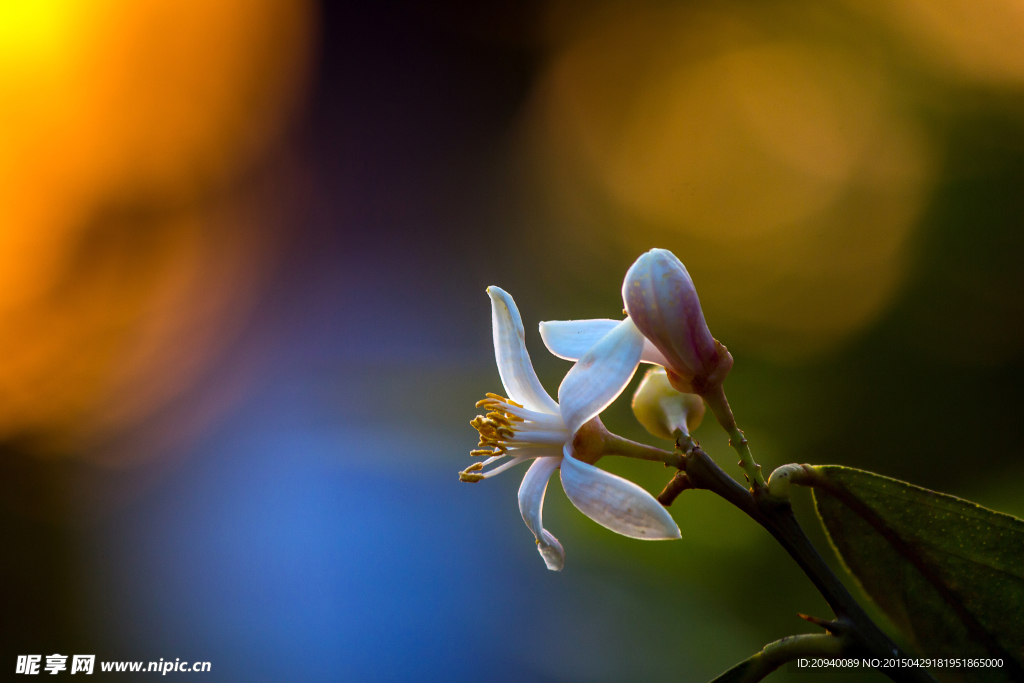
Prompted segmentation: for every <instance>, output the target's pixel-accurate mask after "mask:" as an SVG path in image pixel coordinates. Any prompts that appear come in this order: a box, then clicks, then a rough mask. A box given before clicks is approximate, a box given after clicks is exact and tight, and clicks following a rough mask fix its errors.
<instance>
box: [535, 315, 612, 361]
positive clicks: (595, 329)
mask: <svg viewBox="0 0 1024 683" xmlns="http://www.w3.org/2000/svg"><path fill="white" fill-rule="evenodd" d="M618 324H619V321H618V320H609V319H608V318H598V319H596V320H546V321H544V322H542V323H541V324H540V338H541V339H543V340H544V346H546V347H548V351H550V352H551V353H553V354H554V355H556V356H558V357H559V358H564V359H565V360H579V359H580V358H582V357H583V356H584V355H585V354H586V353H587V351H589V350H590V349H591V347H593V346H594V344H596V343H597V342H599V341H601V339H602V338H603V337H604V336H605V335H606V334H608V333H609V332H611V331H612V329H614V327H615V326H616V325H618Z"/></svg>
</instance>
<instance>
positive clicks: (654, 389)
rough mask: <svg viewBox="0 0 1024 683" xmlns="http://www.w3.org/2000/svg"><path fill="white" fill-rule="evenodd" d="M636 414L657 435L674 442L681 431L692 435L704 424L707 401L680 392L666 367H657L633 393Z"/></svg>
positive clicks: (648, 429) (649, 372)
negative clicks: (676, 433) (669, 377)
mask: <svg viewBox="0 0 1024 683" xmlns="http://www.w3.org/2000/svg"><path fill="white" fill-rule="evenodd" d="M633 414H634V415H636V419H637V421H639V422H640V424H642V425H643V426H644V427H645V428H646V429H647V431H649V432H650V433H651V434H653V435H654V436H656V437H658V438H660V439H666V440H668V441H674V440H675V438H676V437H675V431H676V430H677V429H678V430H681V431H682V432H683V435H684V436H689V435H690V433H691V432H692V431H693V430H694V429H696V428H697V426H698V425H700V421H701V419H702V418H703V417H704V401H703V400H701V397H700V396H697V395H696V394H684V393H683V392H681V391H676V390H675V388H673V386H672V385H671V384H670V383H669V380H668V375H667V373H666V371H665V368H660V367H653V368H651V369H650V370H648V371H647V375H646V376H645V377H644V378H643V380H642V381H641V382H640V386H639V387H637V389H636V393H635V394H633Z"/></svg>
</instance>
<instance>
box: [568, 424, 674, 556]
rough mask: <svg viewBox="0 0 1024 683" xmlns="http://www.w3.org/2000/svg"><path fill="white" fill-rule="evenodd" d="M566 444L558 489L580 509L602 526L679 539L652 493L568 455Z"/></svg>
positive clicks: (653, 537) (654, 537)
mask: <svg viewBox="0 0 1024 683" xmlns="http://www.w3.org/2000/svg"><path fill="white" fill-rule="evenodd" d="M571 448H572V447H571V445H570V444H566V445H565V450H564V452H563V454H564V456H565V457H563V458H562V488H563V489H565V495H567V496H568V497H569V500H571V501H572V504H573V505H575V506H576V507H577V508H578V509H579V511H580V512H582V513H583V514H585V515H586V516H587V517H590V518H591V519H592V520H594V521H595V522H597V523H598V524H600V525H601V526H603V527H606V528H608V529H611V530H612V531H614V532H616V533H620V534H622V535H623V536H629V537H630V538H640V539H644V540H649V541H655V540H665V539H677V538H680V534H679V527H678V526H676V523H675V520H673V519H672V515H670V514H669V513H668V510H666V509H665V508H664V507H662V505H661V503H659V502H658V501H657V500H655V499H654V496H652V495H651V494H649V493H647V491H644V490H643V489H642V488H640V487H639V486H637V485H636V484H634V483H633V482H631V481H627V480H626V479H623V478H622V477H618V476H616V475H614V474H611V473H610V472H605V471H604V470H602V469H599V468H597V467H594V466H593V465H588V464H587V463H585V462H581V461H579V460H577V459H576V458H574V457H572V455H571V453H570V450H571Z"/></svg>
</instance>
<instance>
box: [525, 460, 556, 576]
mask: <svg viewBox="0 0 1024 683" xmlns="http://www.w3.org/2000/svg"><path fill="white" fill-rule="evenodd" d="M561 460H562V458H561V457H548V458H537V460H535V461H534V463H533V464H532V465H530V469H529V470H527V471H526V476H525V477H523V483H522V485H520V487H519V512H520V514H522V516H523V521H524V522H526V526H528V527H529V528H530V531H532V532H533V535H534V536H536V537H537V550H539V551H540V556H541V557H542V558H544V564H546V565H547V567H548V569H550V570H552V571H556V572H559V571H562V567H563V566H564V565H565V551H564V550H562V544H561V543H559V542H558V539H557V538H555V537H554V536H552V535H551V534H550V533H549V532H548V531H547V530H545V529H544V525H543V524H542V523H541V512H542V508H543V507H544V493H545V492H546V491H547V488H548V479H550V478H551V474H552V473H553V472H554V471H555V470H556V469H558V465H559V463H560V462H561Z"/></svg>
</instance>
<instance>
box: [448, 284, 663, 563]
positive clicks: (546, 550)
mask: <svg viewBox="0 0 1024 683" xmlns="http://www.w3.org/2000/svg"><path fill="white" fill-rule="evenodd" d="M487 293H488V295H489V296H490V298H491V322H492V327H493V333H494V355H495V358H496V360H497V364H498V373H499V374H500V375H501V382H502V384H503V385H504V387H505V393H506V394H507V395H508V398H505V397H503V396H498V395H497V394H488V395H487V398H485V399H483V400H481V401H480V402H479V403H478V404H477V406H478V407H481V408H485V409H486V410H487V411H488V412H487V414H486V415H481V416H478V417H477V418H476V419H474V420H473V422H472V424H473V426H474V427H475V428H476V429H477V431H479V432H480V445H479V447H478V449H477V450H474V451H473V452H472V455H474V456H484V457H485V458H486V459H485V460H483V461H482V462H479V463H476V464H474V465H472V466H471V467H469V468H467V469H466V470H465V471H464V472H461V473H460V476H459V478H460V479H461V480H462V481H480V480H483V479H487V478H489V477H492V476H494V475H496V474H498V473H500V472H503V471H505V470H507V469H509V468H510V467H513V466H515V465H517V464H519V463H521V462H524V461H526V460H532V461H533V463H532V464H531V466H530V468H529V470H527V472H526V475H525V476H524V477H523V483H522V485H521V486H520V487H519V511H520V513H521V514H522V516H523V521H525V522H526V526H527V527H529V529H530V531H532V532H533V534H534V536H535V537H536V539H537V548H538V550H539V551H540V554H541V557H543V558H544V562H545V564H546V565H547V567H548V569H551V570H555V571H558V570H561V569H562V566H563V565H564V563H565V552H564V550H563V549H562V545H561V543H559V542H558V539H556V538H555V537H554V536H553V535H552V534H551V533H550V532H549V531H547V530H546V529H544V526H543V523H542V519H541V513H542V508H543V505H544V494H545V492H546V491H547V484H548V479H549V478H550V477H551V475H552V474H553V473H554V471H555V470H560V472H561V480H562V488H563V489H564V490H565V493H566V496H567V497H568V498H569V500H570V501H572V503H573V505H575V506H576V507H577V508H578V509H579V510H580V511H581V512H582V513H583V514H585V515H587V516H588V517H590V518H591V519H593V520H594V521H595V522H597V523H598V524H601V525H602V526H604V527H607V528H608V529H611V530H612V531H615V532H617V533H620V534H623V535H624V536H630V537H632V538H640V539H646V540H657V539H675V538H679V528H678V527H677V526H676V524H675V522H674V521H673V520H672V517H671V515H669V514H668V512H667V511H666V510H665V509H664V508H663V507H662V506H661V505H660V504H659V503H658V502H657V500H655V499H654V497H653V496H651V494H649V493H648V492H647V491H645V490H643V489H642V488H640V487H639V486H637V485H636V484H634V483H632V482H630V481H627V480H625V479H623V478H622V477H618V476H616V475H614V474H610V473H608V472H605V471H604V470H602V469H599V468H597V467H595V466H594V465H592V464H590V463H588V462H584V460H583V459H581V458H584V457H592V456H593V455H594V454H584V453H577V452H576V450H575V447H574V443H573V442H574V438H575V436H576V434H577V432H579V430H580V428H581V427H582V426H583V425H585V424H586V423H588V422H590V421H591V420H593V419H595V418H596V417H597V415H598V414H599V413H600V412H601V411H602V410H604V409H605V408H606V407H608V405H609V404H611V403H612V401H614V400H615V399H616V397H618V395H619V394H620V393H622V390H623V389H625V387H626V385H627V384H628V383H629V380H630V379H631V378H632V376H633V373H634V372H635V371H636V368H637V365H638V364H639V362H640V360H641V357H642V355H643V353H644V347H645V344H646V342H645V340H644V337H643V335H641V334H640V332H639V330H637V329H636V326H634V325H633V323H632V322H631V321H630V320H628V319H626V320H624V321H621V322H619V323H616V324H614V325H612V326H610V328H609V329H607V330H606V331H605V334H603V335H602V336H601V338H600V339H599V340H596V342H595V343H594V344H592V345H591V347H590V348H589V349H588V350H587V352H586V353H583V354H581V357H580V359H579V362H577V363H576V364H575V365H574V366H573V367H572V369H570V370H569V372H568V374H566V376H565V378H564V379H563V380H562V384H561V386H559V388H558V402H557V403H556V402H555V401H554V400H553V399H552V398H551V397H550V396H549V395H548V393H547V391H545V390H544V387H543V386H541V383H540V380H539V379H538V378H537V373H536V372H535V371H534V369H533V364H532V362H531V361H530V355H529V353H527V350H526V335H525V332H524V330H523V322H522V318H521V317H520V315H519V311H518V309H517V308H516V305H515V302H514V301H513V300H512V297H511V296H509V294H508V293H507V292H505V291H504V290H502V289H500V288H498V287H488V288H487ZM597 455H598V456H599V455H600V454H597ZM488 467H490V469H487V468H488Z"/></svg>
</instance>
